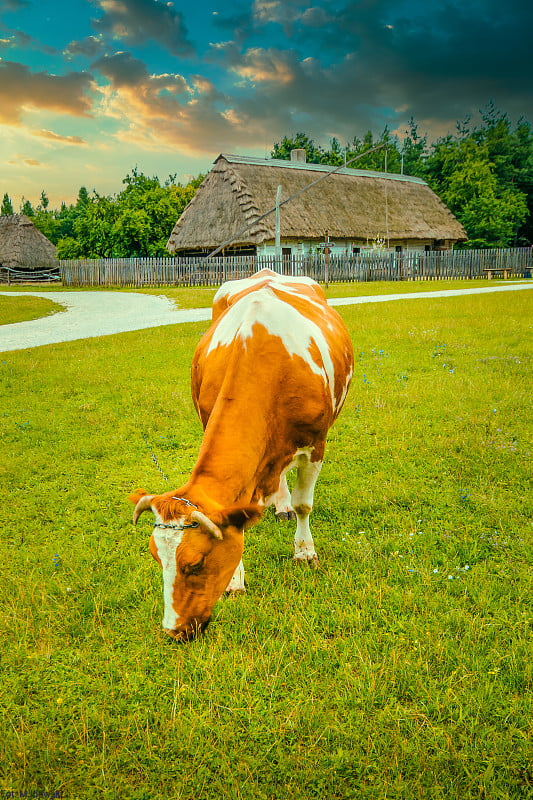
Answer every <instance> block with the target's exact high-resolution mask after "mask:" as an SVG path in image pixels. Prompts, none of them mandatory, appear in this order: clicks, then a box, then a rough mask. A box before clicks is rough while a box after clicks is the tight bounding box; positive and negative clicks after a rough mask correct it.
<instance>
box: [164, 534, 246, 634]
mask: <svg viewBox="0 0 533 800" xmlns="http://www.w3.org/2000/svg"><path fill="white" fill-rule="evenodd" d="M223 537H224V538H223V540H222V541H218V540H217V539H214V538H213V537H212V536H211V534H210V533H209V532H206V531H203V530H201V529H200V528H198V529H197V530H191V529H186V530H185V531H176V532H173V531H172V530H170V529H163V530H161V529H159V528H157V527H156V528H154V532H153V533H152V536H151V538H150V552H151V553H152V555H153V557H154V558H155V560H156V561H157V562H158V563H159V564H160V566H161V570H162V573H163V599H164V615H163V622H162V626H163V628H164V630H165V631H166V632H167V633H168V634H169V635H170V636H172V637H173V638H174V639H178V640H181V641H187V640H189V639H192V638H193V637H194V636H196V635H197V634H198V633H201V632H202V631H204V630H205V628H207V625H208V624H209V620H210V619H211V614H212V612H213V606H214V605H215V603H216V601H217V600H218V599H219V597H220V596H221V595H222V594H223V592H224V590H225V589H226V586H227V585H228V583H229V582H230V580H231V577H232V575H233V573H234V572H235V570H236V569H237V566H238V564H239V561H240V560H241V558H242V553H243V549H244V536H243V532H242V530H238V529H237V528H235V527H232V526H228V527H226V528H225V529H224V531H223Z"/></svg>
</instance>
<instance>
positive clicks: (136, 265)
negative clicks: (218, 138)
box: [60, 247, 533, 287]
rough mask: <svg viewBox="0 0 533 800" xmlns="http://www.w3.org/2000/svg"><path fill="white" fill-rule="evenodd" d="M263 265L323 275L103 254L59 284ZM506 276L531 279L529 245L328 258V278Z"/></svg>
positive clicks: (177, 282) (313, 259) (222, 273)
mask: <svg viewBox="0 0 533 800" xmlns="http://www.w3.org/2000/svg"><path fill="white" fill-rule="evenodd" d="M265 267H269V268H270V269H274V270H276V271H277V272H282V273H283V274H285V275H308V276H309V277H311V278H314V279H315V280H317V281H320V282H324V280H325V278H326V263H325V256H324V255H323V254H321V255H311V256H303V257H302V256H293V257H291V258H283V259H281V260H280V259H276V258H275V257H258V256H238V257H228V258H222V257H221V258H211V259H207V258H202V257H200V258H198V257H197V258H170V257H166V258H165V257H162V258H105V259H85V260H81V261H61V262H60V268H61V277H62V281H63V284H64V285H65V286H132V287H136V286H139V287H141V286H219V285H220V284H221V283H223V282H224V281H226V280H234V279H236V278H247V277H249V276H250V275H253V274H254V272H257V271H258V270H259V269H263V268H265ZM498 268H499V269H503V268H505V269H507V274H508V276H511V277H531V273H532V269H533V248H531V247H522V248H514V249H501V250H447V251H443V252H428V253H416V252H403V253H379V252H375V253H364V254H357V255H355V254H354V255H340V256H333V255H330V256H329V263H328V275H327V278H328V281H329V282H331V283H333V282H351V281H405V280H439V279H446V278H462V279H472V278H482V277H486V276H487V272H486V270H488V269H498Z"/></svg>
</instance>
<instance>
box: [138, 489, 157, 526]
mask: <svg viewBox="0 0 533 800" xmlns="http://www.w3.org/2000/svg"><path fill="white" fill-rule="evenodd" d="M154 497H155V495H154V494H145V495H143V496H142V497H141V499H140V500H139V502H138V503H137V505H136V506H135V511H134V512H133V524H134V525H136V524H137V520H138V519H139V517H140V516H141V514H142V513H143V511H151V510H152V500H153V499H154Z"/></svg>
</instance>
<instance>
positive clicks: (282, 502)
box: [274, 475, 296, 520]
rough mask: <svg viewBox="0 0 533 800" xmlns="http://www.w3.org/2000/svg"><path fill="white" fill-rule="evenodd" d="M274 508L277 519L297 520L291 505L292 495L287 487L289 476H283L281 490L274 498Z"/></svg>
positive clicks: (280, 482)
mask: <svg viewBox="0 0 533 800" xmlns="http://www.w3.org/2000/svg"><path fill="white" fill-rule="evenodd" d="M274 506H275V509H276V517H277V519H283V520H285V519H296V514H295V513H294V509H293V507H292V504H291V493H290V492H289V487H288V486H287V476H286V475H282V476H281V478H280V481H279V489H278V491H277V492H276V494H275V496H274Z"/></svg>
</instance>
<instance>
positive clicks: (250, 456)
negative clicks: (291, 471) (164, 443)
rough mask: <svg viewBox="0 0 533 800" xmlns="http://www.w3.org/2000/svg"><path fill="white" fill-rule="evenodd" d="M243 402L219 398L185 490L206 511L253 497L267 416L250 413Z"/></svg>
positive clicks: (263, 447)
mask: <svg viewBox="0 0 533 800" xmlns="http://www.w3.org/2000/svg"><path fill="white" fill-rule="evenodd" d="M247 411H248V410H247V408H246V405H244V404H243V403H242V402H240V401H239V402H237V401H236V400H235V399H232V398H229V397H225V398H222V399H220V400H219V401H217V404H216V406H215V408H214V409H213V413H212V414H211V417H210V419H209V423H208V425H207V427H206V430H205V432H204V438H203V441H202V445H201V447H200V452H199V454H198V460H197V462H196V465H195V467H194V469H193V471H192V473H191V477H190V479H189V481H188V483H187V485H186V486H185V487H184V488H183V492H184V494H185V495H186V496H187V497H189V498H190V499H191V500H192V501H193V502H194V503H197V504H198V505H199V506H200V507H202V508H204V509H205V510H206V511H209V510H211V508H213V509H214V508H217V507H219V508H224V507H227V506H230V505H234V504H236V503H239V504H247V503H249V502H250V501H251V500H252V499H257V498H254V493H255V490H256V488H257V486H256V482H257V476H258V475H260V474H261V473H262V472H263V470H262V462H263V461H264V459H265V452H266V445H267V441H268V429H267V428H268V426H267V421H266V419H265V418H264V416H262V415H260V414H257V411H256V412H255V414H254V416H253V417H252V416H249V417H247V416H246V415H247Z"/></svg>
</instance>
